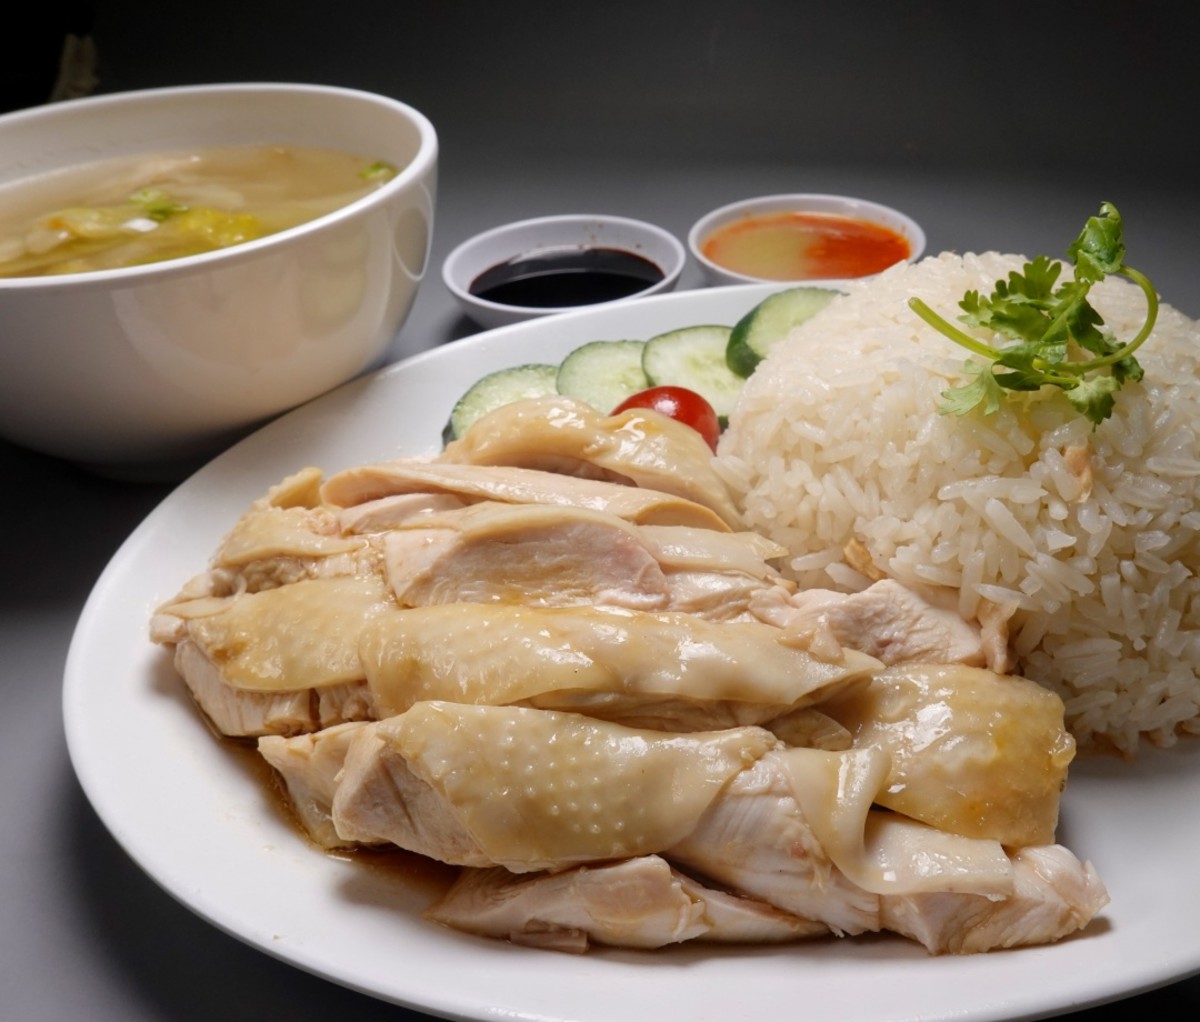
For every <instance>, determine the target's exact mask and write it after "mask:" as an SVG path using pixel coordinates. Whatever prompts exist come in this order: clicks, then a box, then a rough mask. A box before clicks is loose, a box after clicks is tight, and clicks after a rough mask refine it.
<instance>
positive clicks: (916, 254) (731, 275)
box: [687, 192, 926, 284]
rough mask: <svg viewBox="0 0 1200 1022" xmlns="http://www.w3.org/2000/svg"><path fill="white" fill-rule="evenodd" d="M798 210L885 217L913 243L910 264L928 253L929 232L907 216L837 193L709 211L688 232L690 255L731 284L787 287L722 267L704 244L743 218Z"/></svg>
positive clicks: (768, 198) (785, 195)
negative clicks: (716, 231) (717, 231)
mask: <svg viewBox="0 0 1200 1022" xmlns="http://www.w3.org/2000/svg"><path fill="white" fill-rule="evenodd" d="M790 209H796V210H797V211H798V212H812V213H826V214H831V215H843V216H859V217H864V218H870V217H872V216H882V217H883V218H884V219H887V220H890V221H892V223H891V224H889V225H888V226H892V227H894V228H898V229H900V230H901V231H902V232H903V233H904V235H905V237H906V238H907V239H908V241H909V246H910V248H911V251H910V253H909V256H908V259H907V260H906V262H910V263H911V262H916V261H917V260H918V259H919V258H920V257H921V256H922V255H923V254H924V252H925V245H926V237H925V229H924V228H923V227H922V226H921V225H920V224H919V223H918V222H917V221H916V220H914V219H913V218H912V217H911V216H909V215H908V214H907V213H905V212H903V211H901V210H899V209H897V208H896V207H894V206H888V205H886V204H884V203H882V202H878V201H876V200H875V199H863V198H859V197H857V196H854V195H840V194H837V193H835V192H777V193H775V194H772V195H758V196H755V197H753V198H747V199H738V200H736V201H734V202H728V203H726V204H725V205H723V206H718V207H716V208H715V209H711V210H709V211H708V212H707V213H705V214H704V215H703V216H702V217H700V218H699V219H698V220H696V221H695V222H694V223H693V224H692V226H691V227H690V228H689V230H688V234H687V244H688V251H689V252H690V253H691V255H692V258H693V259H695V260H696V262H697V263H699V264H700V265H701V266H702V267H703V268H704V269H705V270H707V271H708V272H709V273H710V274H712V275H715V276H718V277H721V278H724V279H726V280H728V281H729V282H730V283H736V282H742V283H746V284H787V283H788V281H786V280H771V279H769V278H766V277H754V276H751V275H749V274H745V273H740V272H738V271H737V270H731V269H729V268H728V267H726V266H722V265H721V264H720V263H715V262H713V261H712V260H711V259H709V258H708V257H707V256H706V255H704V253H703V251H702V250H701V242H702V241H703V240H704V238H705V237H707V235H708V234H709V233H710V232H711V231H712V230H713V229H714V228H716V227H718V226H723V225H724V224H725V223H727V222H730V221H733V220H735V219H737V218H738V217H741V216H748V215H752V214H754V213H758V212H762V213H767V212H783V211H785V210H790ZM820 279H823V278H819V277H808V278H802V279H799V280H796V281H794V283H803V282H804V281H805V280H820Z"/></svg>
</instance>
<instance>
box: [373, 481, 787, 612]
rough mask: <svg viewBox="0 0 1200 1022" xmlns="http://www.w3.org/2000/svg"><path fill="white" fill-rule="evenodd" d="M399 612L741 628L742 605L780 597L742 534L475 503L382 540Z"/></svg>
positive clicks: (770, 571) (771, 573) (766, 549)
mask: <svg viewBox="0 0 1200 1022" xmlns="http://www.w3.org/2000/svg"><path fill="white" fill-rule="evenodd" d="M382 543H383V550H384V563H385V570H386V574H387V579H388V582H389V584H390V585H391V587H392V591H393V592H394V593H395V595H396V598H397V601H398V602H399V603H400V605H401V606H428V605H431V604H442V603H486V602H504V603H522V604H525V605H528V606H568V605H576V604H598V605H604V606H617V607H626V608H629V609H642V610H675V611H685V612H688V613H700V614H703V615H704V616H710V617H712V618H714V619H728V618H735V617H739V616H744V617H750V616H751V615H750V614H749V610H748V608H749V604H750V600H751V598H752V595H753V594H754V593H755V592H757V591H758V590H760V589H763V588H764V587H770V586H779V587H781V588H784V589H785V590H786V589H787V588H788V587H789V586H790V584H789V583H786V582H785V581H784V579H783V577H782V576H781V575H780V574H779V573H778V572H777V571H776V570H775V569H774V568H773V567H772V566H771V564H770V563H769V560H768V559H769V558H771V557H775V556H779V554H781V553H782V550H781V549H780V548H779V547H777V546H775V545H774V544H772V543H769V542H767V541H765V540H763V539H762V538H761V537H759V536H757V535H756V534H754V533H745V532H740V533H735V532H715V531H713V530H711V529H697V528H694V527H690V526H657V525H634V524H631V523H629V522H627V521H625V520H624V519H622V518H618V517H617V516H615V515H612V514H609V513H607V512H603V511H595V510H592V509H590V508H581V507H570V506H558V505H524V506H518V505H512V504H504V503H498V502H495V501H481V502H479V503H476V504H472V505H470V506H468V507H464V508H462V509H460V510H455V511H450V512H447V513H443V514H428V515H422V516H420V517H418V518H414V519H412V520H411V521H409V522H406V523H401V524H400V525H399V526H397V527H396V528H395V529H393V530H392V531H390V532H388V533H387V535H386V536H384V537H383V540H382Z"/></svg>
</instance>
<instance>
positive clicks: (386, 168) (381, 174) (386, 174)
mask: <svg viewBox="0 0 1200 1022" xmlns="http://www.w3.org/2000/svg"><path fill="white" fill-rule="evenodd" d="M395 175H396V168H395V167H394V166H393V165H392V164H390V163H388V162H387V160H376V161H375V162H374V163H369V164H367V166H365V167H363V169H362V170H360V171H359V172H358V176H359V177H361V178H362V179H363V180H364V181H386V180H388V179H389V178H392V177H394V176H395Z"/></svg>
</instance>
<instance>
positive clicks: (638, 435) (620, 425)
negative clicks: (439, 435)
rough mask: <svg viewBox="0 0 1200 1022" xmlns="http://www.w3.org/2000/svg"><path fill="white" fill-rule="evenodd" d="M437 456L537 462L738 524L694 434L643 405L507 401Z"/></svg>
mask: <svg viewBox="0 0 1200 1022" xmlns="http://www.w3.org/2000/svg"><path fill="white" fill-rule="evenodd" d="M440 460H441V461H444V462H452V463H458V464H468V465H509V466H520V467H524V468H537V469H543V470H546V471H549V472H559V473H563V474H567V475H577V476H583V477H585V478H593V479H605V480H610V481H614V482H618V483H624V484H629V485H633V486H636V487H648V488H650V489H652V490H660V491H662V492H664V493H674V494H676V495H678V496H680V497H684V498H686V499H687V500H691V501H695V502H696V503H698V504H703V505H704V506H705V507H708V508H711V509H712V510H713V511H714V512H716V513H717V514H718V515H719V516H720V517H721V519H722V520H723V521H724V522H725V523H726V524H727V525H729V527H730V528H733V529H736V528H739V526H740V522H741V515H740V514H739V513H738V510H737V507H736V505H735V504H734V502H733V498H732V497H731V496H730V494H729V490H728V488H727V487H726V485H725V482H724V480H722V479H721V477H720V476H719V475H717V473H716V471H715V470H714V468H713V453H712V450H711V449H710V448H709V446H708V444H707V443H706V442H705V441H704V439H703V438H702V437H701V436H700V434H699V433H698V432H696V430H694V429H692V428H691V427H690V426H687V425H685V424H683V423H682V422H677V421H676V420H674V419H671V418H668V417H667V416H665V415H661V414H659V413H658V412H654V411H649V410H647V409H641V408H639V409H632V410H630V411H627V412H621V413H620V414H618V415H604V414H602V413H600V412H597V411H596V410H595V409H594V408H593V407H592V406H591V405H589V404H586V403H585V402H583V401H576V400H574V399H572V398H569V397H564V396H562V395H558V394H556V395H550V396H548V397H540V398H529V399H527V400H524V401H514V402H511V403H510V404H506V405H502V406H501V407H500V408H497V409H495V410H494V411H491V412H488V413H487V414H486V415H483V416H480V418H479V419H477V420H476V421H475V422H474V423H473V424H472V426H471V428H470V429H468V430H467V432H466V433H464V434H463V436H461V437H460V438H459V439H457V440H455V441H453V442H451V443H449V444H447V445H446V448H445V450H444V451H442V454H441V456H440Z"/></svg>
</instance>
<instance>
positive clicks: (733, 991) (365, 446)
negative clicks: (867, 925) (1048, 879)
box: [63, 285, 1200, 1022]
mask: <svg viewBox="0 0 1200 1022" xmlns="http://www.w3.org/2000/svg"><path fill="white" fill-rule="evenodd" d="M774 289H775V286H774V285H763V286H749V287H734V288H719V289H712V290H707V291H698V292H684V293H679V294H672V295H665V296H661V297H653V298H647V299H645V300H641V301H637V302H632V303H625V304H621V305H615V306H612V307H610V308H604V307H601V308H598V309H593V310H587V311H584V312H579V313H570V314H567V315H564V316H561V317H554V318H552V319H545V320H538V321H535V322H532V323H524V324H519V325H517V326H512V327H505V328H502V329H499V330H494V331H491V332H489V333H485V334H480V335H478V336H475V337H471V338H468V339H466V340H463V341H459V342H456V343H454V344H451V345H448V346H447V347H444V348H441V349H438V350H434V351H431V352H427V353H424V354H422V355H419V356H417V357H416V358H413V359H410V360H408V361H407V362H405V363H402V364H399V365H396V366H392V367H390V368H388V369H385V370H382V371H381V372H379V373H377V374H375V375H373V376H369V377H367V378H364V379H362V380H359V381H357V382H355V383H351V384H348V385H346V386H345V387H343V388H341V389H339V390H337V391H335V392H333V393H332V394H329V395H326V396H325V397H323V398H319V399H317V400H316V401H314V402H312V403H310V404H308V405H306V406H305V407H303V408H300V409H299V410H297V411H295V412H292V413H290V414H288V415H286V416H284V417H283V418H281V419H279V420H277V421H276V422H274V423H272V424H271V425H269V426H267V427H266V428H264V429H263V430H261V431H260V432H258V433H256V434H255V435H253V436H251V437H250V438H248V439H247V440H245V441H243V442H242V443H240V444H238V445H237V446H235V447H233V448H232V449H230V450H229V451H227V452H226V453H225V454H223V455H222V456H221V457H219V458H217V459H216V460H215V461H213V462H212V463H211V464H209V465H208V466H207V467H205V468H204V469H202V470H200V471H199V472H198V473H197V474H196V475H194V476H193V477H192V478H191V479H189V480H188V481H187V482H185V483H183V484H182V485H181V486H180V487H179V488H178V489H177V490H175V491H174V492H173V493H172V494H171V495H170V496H169V497H168V498H167V499H166V500H164V501H163V503H162V504H161V505H160V506H159V507H158V508H157V509H156V510H155V511H154V512H153V513H151V514H150V515H149V516H148V517H147V518H146V520H145V521H144V522H143V523H142V524H141V525H140V526H139V527H138V528H137V529H136V530H135V531H134V532H133V534H132V535H131V536H130V537H129V539H128V540H127V541H126V542H125V543H124V545H123V546H122V547H121V549H120V550H119V551H118V552H117V554H116V555H115V556H114V557H113V559H112V561H111V563H110V564H109V565H108V567H107V568H106V570H105V571H104V573H103V575H102V576H101V577H100V579H99V581H98V582H97V584H96V587H95V589H94V591H93V593H92V595H91V597H90V599H89V600H88V603H87V605H86V607H85V608H84V611H83V614H82V616H81V618H80V621H79V624H78V627H77V630H76V633H75V636H74V639H73V642H72V645H71V649H70V654H69V656H68V660H67V666H66V676H65V683H64V691H63V707H64V719H65V725H66V733H67V740H68V745H69V749H70V754H71V759H72V762H73V764H74V767H75V770H76V772H77V773H78V775H79V779H80V781H81V783H82V785H83V787H84V790H85V791H86V793H87V795H88V798H89V799H90V800H91V802H92V804H93V805H94V806H95V808H96V811H97V812H98V813H99V815H100V817H101V819H102V820H103V821H104V823H105V824H106V825H107V827H108V828H109V829H110V830H111V831H112V833H113V835H114V836H115V837H116V839H117V840H118V841H119V842H120V843H121V845H122V846H123V847H124V848H125V850H126V851H127V852H128V853H129V854H130V855H131V856H132V857H133V859H134V860H136V861H137V862H138V863H139V864H140V865H141V866H142V868H144V869H145V870H146V872H147V873H149V874H150V876H152V877H153V878H154V879H155V880H156V881H157V882H158V883H159V884H161V885H162V886H163V887H164V888H165V889H166V890H167V891H169V892H171V893H172V894H173V895H175V896H176V897H177V898H178V899H179V900H180V901H182V902H183V903H184V904H186V905H188V906H189V907H190V908H192V909H193V910H194V911H195V912H197V913H198V914H200V915H201V916H203V917H204V918H206V919H208V920H209V921H211V922H212V923H213V924H214V925H216V926H218V927H220V928H221V929H223V930H225V931H227V932H228V933H230V934H233V935H234V936H236V937H238V938H240V939H242V940H244V941H246V942H247V943H249V944H251V945H253V946H255V947H258V948H260V949H261V950H263V951H265V952H267V953H268V954H271V955H274V956H276V957H278V958H281V959H283V960H285V961H287V962H290V963H292V964H293V965H295V966H297V967H299V968H301V969H306V970H308V971H310V972H313V973H315V974H317V975H320V976H324V977H326V978H328V979H330V980H332V981H334V982H337V983H341V984H343V985H345V986H348V987H351V988H354V989H357V990H361V991H365V992H367V993H370V994H372V995H374V996H376V997H379V998H381V999H383V1000H387V1001H392V1002H395V1003H398V1004H402V1005H405V1006H408V1007H413V1008H418V1009H421V1010H424V1011H427V1012H430V1013H433V1014H440V1015H445V1016H448V1017H454V1018H467V1019H506V1020H513V1019H528V1020H546V1022H549V1020H555V1022H558V1020H566V1019H571V1020H576V1022H592V1020H595V1022H601V1020H603V1022H611V1020H613V1019H621V1020H623V1022H659V1020H660V1019H661V1018H662V1017H663V1014H664V1012H667V1013H668V1014H669V1015H670V1016H671V1017H672V1018H676V1019H714V1020H721V1022H734V1020H737V1019H746V1020H754V1022H761V1020H762V1019H763V1018H779V1017H785V1016H786V1017H792V1016H797V1015H803V1016H804V1017H806V1018H818V1019H821V1018H825V1019H828V1018H837V1019H839V1020H841V1022H903V1020H908V1019H911V1020H916V1019H921V1020H923V1022H932V1020H937V1019H943V1020H950V1019H953V1020H955V1022H968V1020H972V1022H982V1020H994V1019H1013V1018H1028V1017H1033V1016H1044V1015H1049V1014H1054V1013H1056V1012H1065V1011H1069V1010H1073V1009H1076V1008H1079V1007H1082V1006H1085V1005H1088V1004H1094V1003H1099V1002H1101V1001H1106V1000H1111V999H1114V998H1117V997H1120V996H1123V995H1125V994H1129V993H1132V992H1134V991H1137V990H1141V989H1146V988H1149V987H1153V986H1157V985H1161V984H1164V983H1167V982H1170V981H1172V980H1174V979H1177V978H1179V977H1182V976H1184V975H1187V974H1189V973H1192V972H1196V971H1198V970H1200V940H1197V938H1196V935H1195V920H1196V919H1197V918H1200V872H1198V871H1197V870H1196V868H1195V856H1196V850H1197V849H1198V848H1200V814H1197V813H1194V812H1192V811H1191V810H1192V808H1193V807H1194V806H1196V805H1197V804H1200V741H1192V742H1189V743H1186V744H1185V745H1183V746H1181V747H1179V748H1177V749H1174V750H1170V751H1168V752H1157V751H1153V750H1152V751H1148V752H1147V753H1145V754H1144V755H1143V756H1142V757H1140V758H1139V760H1138V761H1137V762H1136V763H1134V764H1132V765H1131V764H1127V763H1121V762H1116V761H1101V762H1084V763H1080V764H1078V765H1077V767H1076V769H1075V770H1074V771H1073V772H1072V775H1071V784H1070V788H1069V790H1068V792H1067V794H1066V797H1065V801H1064V806H1063V825H1062V829H1061V833H1060V836H1061V839H1062V840H1063V842H1064V843H1065V844H1067V845H1068V846H1069V847H1071V848H1072V849H1073V850H1074V851H1075V852H1076V853H1077V854H1079V855H1080V856H1081V857H1083V858H1090V859H1091V860H1092V861H1093V862H1094V863H1095V865H1096V867H1097V869H1098V870H1099V871H1100V874H1101V876H1102V877H1103V878H1104V880H1105V882H1106V883H1107V884H1108V887H1109V890H1110V893H1111V895H1112V904H1111V906H1109V908H1108V909H1106V910H1105V912H1104V913H1103V915H1102V917H1101V918H1100V919H1098V920H1096V921H1095V922H1094V923H1093V924H1092V926H1091V927H1089V928H1088V930H1087V931H1086V932H1085V933H1084V934H1082V935H1080V936H1078V937H1076V938H1074V939H1070V940H1067V941H1064V942H1062V943H1061V944H1058V945H1055V946H1051V947H1045V948H1032V949H1022V950H1017V951H1006V952H998V953H993V954H989V955H978V956H971V957H946V958H931V957H929V956H927V955H926V954H925V953H924V951H922V950H921V949H920V948H918V947H916V946H915V945H912V944H909V943H907V942H904V941H902V940H900V939H892V938H886V937H884V938H869V939H853V940H844V941H838V940H825V941H819V942H814V943H808V944H797V945H791V946H787V947H768V948H721V947H712V946H702V945H697V946H694V947H693V946H685V947H680V948H678V949H672V950H666V951H661V952H653V953H634V952H618V951H597V952H592V953H590V954H588V955H586V956H581V957H573V956H567V955H561V954H555V953H551V952H539V951H534V950H529V949H525V948H520V947H515V946H510V945H508V944H505V943H501V942H498V941H487V940H483V939H479V938H474V937H469V936H466V935H463V934H459V933H454V932H450V931H448V930H444V929H442V928H440V927H437V926H433V925H430V924H427V923H425V922H423V921H422V920H421V919H420V917H419V913H420V910H421V908H422V907H423V906H424V904H425V903H426V899H427V897H428V888H427V887H424V886H422V884H421V883H420V882H417V881H416V880H415V879H413V878H411V877H408V878H406V877H405V876H404V875H402V874H400V873H397V872H389V871H384V870H376V869H371V868H367V867H364V866H363V865H362V864H361V863H355V862H353V861H346V860H342V859H338V858H334V857H331V856H326V855H323V854H322V853H320V852H318V851H315V850H314V849H313V848H312V847H311V846H310V845H308V844H307V843H306V842H305V841H304V839H303V838H301V837H300V836H299V834H298V833H297V832H296V830H295V829H294V828H293V827H292V826H291V825H290V824H289V823H288V822H286V821H285V820H284V819H283V818H282V817H281V815H280V813H279V812H278V810H277V807H276V806H275V804H274V802H273V800H272V799H271V797H270V796H268V795H267V794H266V793H265V790H264V786H263V784H262V777H263V775H262V773H261V772H258V771H256V770H254V769H252V768H251V766H250V765H249V763H250V760H249V759H248V758H247V757H242V756H237V755H231V753H230V750H229V748H228V747H226V746H225V745H224V744H222V743H221V742H219V741H218V740H216V739H214V738H213V736H212V735H211V734H210V733H209V731H208V730H207V728H206V726H205V725H204V723H202V721H201V720H200V717H199V715H198V713H197V712H196V710H195V708H194V707H193V706H192V704H191V702H190V700H189V698H188V697H187V695H186V694H185V692H184V689H183V685H182V683H181V682H180V681H179V680H178V679H177V677H176V676H175V674H174V670H173V668H172V666H171V664H170V662H169V658H168V657H167V656H166V654H165V653H164V652H163V651H162V650H161V649H158V648H156V647H154V646H152V645H151V643H150V642H149V641H148V639H147V621H148V619H149V616H150V614H151V612H152V610H153V609H154V607H155V606H156V605H157V604H158V603H159V602H160V601H162V600H164V599H166V598H168V597H170V596H172V595H174V593H175V592H176V591H177V590H178V588H179V586H180V585H181V584H182V583H183V582H184V581H185V580H186V579H187V578H189V577H190V576H191V575H192V574H194V573H196V572H197V571H199V570H201V569H202V568H203V567H204V565H205V564H206V563H207V561H208V558H209V557H210V555H211V553H212V551H213V550H214V549H215V548H216V545H217V542H218V541H219V539H220V537H221V536H222V534H223V533H224V532H225V530H226V529H228V528H229V526H230V525H231V524H232V523H233V522H234V521H235V520H236V518H237V517H238V516H239V515H240V514H241V513H242V511H243V510H244V509H245V508H246V506H247V505H248V504H249V503H250V501H252V500H253V499H254V498H256V497H258V496H260V495H261V494H262V493H263V492H264V491H265V490H266V488H267V487H268V486H269V485H270V484H271V483H274V482H276V481H277V480H278V479H280V478H282V477H283V476H285V475H287V474H288V473H290V472H292V471H293V470H295V469H297V468H299V467H301V466H303V465H318V466H320V467H321V468H323V469H325V470H326V471H333V470H337V469H340V468H343V467H348V466H350V465H353V464H358V463H362V462H366V461H371V460H375V459H380V458H386V457H389V456H393V455H395V454H398V453H406V454H407V453H420V452H424V451H432V450H435V449H436V447H437V445H438V444H439V442H440V432H441V429H442V426H443V424H444V423H445V421H446V419H447V416H448V415H449V412H450V409H451V407H452V405H453V403H454V401H455V399H456V398H457V397H458V396H459V394H461V393H462V391H463V390H465V389H466V387H467V386H468V385H469V384H471V383H472V382H474V380H475V379H477V378H478V377H479V376H480V375H482V374H483V373H485V372H487V371H490V370H493V369H498V368H502V367H504V366H510V365H516V364H518V363H521V362H531V361H557V360H559V359H560V358H562V357H563V356H564V355H565V354H566V353H567V352H568V351H569V350H570V349H571V348H573V347H575V346H576V345H578V344H581V343H583V342H585V341H590V340H597V339H605V338H629V337H635V338H646V337H650V336H652V335H653V334H655V333H658V332H660V331H663V330H668V329H673V328H675V327H679V326H685V325H688V324H694V323H730V324H731V323H733V322H735V321H736V319H737V318H738V317H739V316H740V315H741V314H742V313H743V312H745V311H746V310H747V309H749V308H750V307H751V306H752V305H754V304H755V303H756V302H757V301H759V300H760V299H761V298H762V297H764V296H765V295H766V294H768V293H770V291H772V290H774Z"/></svg>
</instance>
